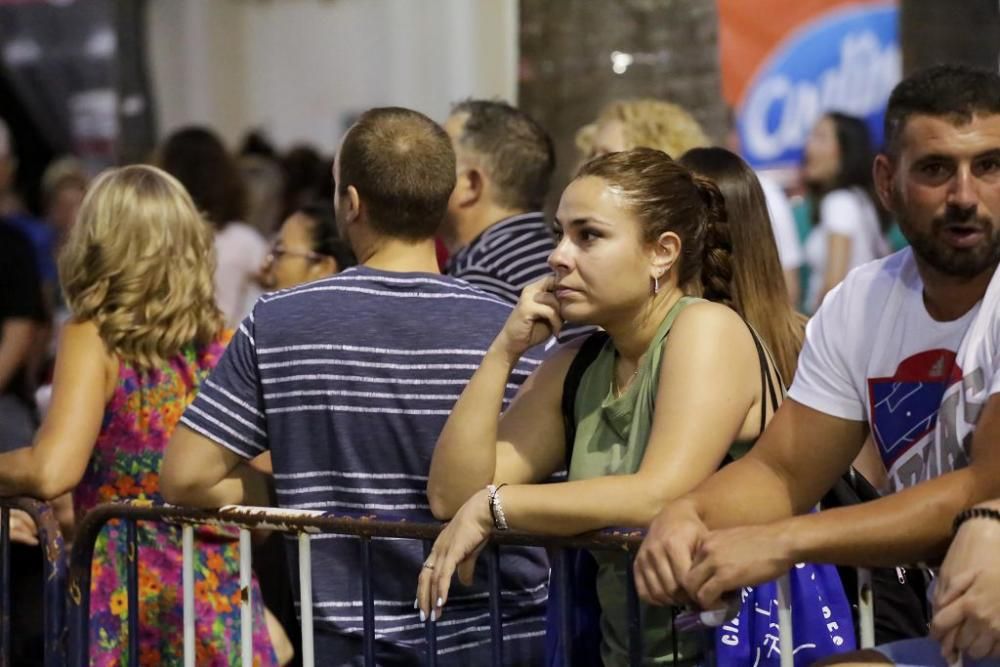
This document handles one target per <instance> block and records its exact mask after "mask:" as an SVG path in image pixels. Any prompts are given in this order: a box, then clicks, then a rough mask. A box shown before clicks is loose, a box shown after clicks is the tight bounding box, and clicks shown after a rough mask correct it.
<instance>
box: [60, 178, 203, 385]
mask: <svg viewBox="0 0 1000 667" xmlns="http://www.w3.org/2000/svg"><path fill="white" fill-rule="evenodd" d="M214 270H215V250H214V247H213V234H212V229H211V227H210V226H209V225H208V223H206V222H205V221H204V219H203V218H202V217H201V216H200V215H199V214H198V210H197V209H196V208H195V206H194V203H193V202H192V201H191V197H190V196H189V195H188V193H187V191H185V189H184V186H182V185H181V184H180V182H178V181H177V179H175V178H174V177H173V176H170V175H169V174H167V173H166V172H164V171H162V170H160V169H157V168H156V167H151V166H147V165H133V166H128V167H122V168H119V169H109V170H107V171H105V172H104V173H102V174H101V175H99V176H98V177H97V179H96V180H95V181H94V183H93V184H92V185H91V188H90V190H89V191H88V192H87V195H86V197H85V198H84V200H83V204H82V205H81V207H80V215H79V219H78V221H77V223H76V224H75V225H73V228H72V229H71V231H70V233H69V237H68V238H67V240H66V244H65V246H64V247H63V250H62V252H61V253H60V256H59V276H60V281H61V283H62V289H63V294H64V295H65V297H66V302H67V303H68V304H69V307H70V310H71V311H72V313H73V316H74V318H76V319H77V320H80V321H87V320H89V321H92V322H94V323H95V324H96V325H97V329H98V331H99V333H100V336H101V339H102V340H103V341H104V344H105V345H106V346H107V347H108V350H109V351H110V352H112V353H113V354H117V355H119V356H121V357H122V358H123V359H125V360H127V361H130V362H133V363H135V364H137V365H138V366H140V367H143V368H153V367H156V366H160V365H162V364H163V363H164V362H166V361H167V360H168V359H170V358H171V357H173V356H174V355H176V354H178V353H179V352H180V351H181V349H182V348H184V347H185V346H187V345H190V344H192V343H194V344H196V345H204V344H208V343H210V342H211V341H212V340H214V339H215V338H216V337H217V336H218V335H219V333H220V332H221V331H222V328H223V317H222V313H221V312H220V311H219V309H218V307H217V306H216V305H215V289H214V283H213V272H214Z"/></svg>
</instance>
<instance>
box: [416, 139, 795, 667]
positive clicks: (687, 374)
mask: <svg viewBox="0 0 1000 667" xmlns="http://www.w3.org/2000/svg"><path fill="white" fill-rule="evenodd" d="M555 231H556V236H557V239H558V244H557V246H556V249H555V251H554V252H553V253H552V255H551V256H550V258H549V264H550V265H551V267H552V269H553V272H554V275H552V276H551V277H549V278H546V279H544V280H542V281H540V282H538V283H535V284H534V285H531V286H529V287H527V288H526V289H525V290H524V293H523V294H522V296H521V300H520V302H519V303H518V304H517V306H516V308H515V310H514V312H513V313H512V314H511V316H510V318H509V319H508V321H507V324H506V325H505V326H504V328H503V330H502V331H501V332H500V333H499V334H498V335H497V337H496V339H495V340H494V342H493V344H492V346H491V347H490V349H489V351H488V352H487V354H486V357H485V358H484V359H483V362H482V364H481V365H480V367H479V370H477V371H476V374H475V375H474V376H473V378H472V380H471V381H470V382H469V384H468V385H467V386H466V388H465V390H464V392H463V393H462V396H461V398H460V399H459V401H458V403H457V404H456V405H455V408H454V410H453V412H452V414H451V417H450V418H449V420H448V422H447V424H446V426H445V428H444V430H443V431H442V433H441V436H440V438H439V439H438V443H437V447H436V449H435V451H434V457H433V460H432V463H431V471H430V478H429V481H428V497H429V500H430V504H431V509H432V511H433V512H434V513H435V515H436V516H438V517H439V518H441V519H451V522H450V523H449V524H448V526H447V527H446V528H445V529H444V531H443V532H442V533H441V535H440V537H439V538H438V540H437V541H436V542H435V544H434V548H433V550H432V552H431V554H430V556H429V557H428V558H427V561H426V564H425V567H424V569H423V571H422V573H421V576H420V581H419V587H418V596H417V602H418V605H419V607H420V609H421V613H422V614H425V615H428V616H430V617H431V618H432V619H435V620H436V619H438V618H440V617H441V615H442V613H443V607H444V605H446V604H447V602H448V598H449V591H450V586H451V579H452V575H453V574H454V573H455V571H456V569H457V570H458V573H459V575H460V577H461V578H462V579H463V580H464V579H465V578H466V577H467V576H468V575H470V574H471V572H472V568H473V566H474V563H475V556H476V554H477V553H478V549H479V547H480V546H481V545H482V544H483V543H484V541H485V540H486V539H487V537H488V536H489V534H490V532H491V530H493V529H498V530H505V529H508V528H510V529H515V530H521V531H531V532H538V533H545V534H549V535H575V534H578V533H584V532H587V531H592V530H597V529H601V528H606V527H610V526H628V527H636V528H644V527H646V526H648V525H649V523H650V521H652V519H653V518H654V517H655V516H656V515H657V513H658V512H659V511H660V508H662V507H663V505H664V503H666V502H668V501H669V500H671V499H673V498H677V497H678V496H680V495H683V494H684V493H686V492H688V491H689V490H691V489H693V488H694V487H695V486H697V485H698V484H699V483H700V482H701V481H702V480H704V479H705V478H707V477H708V476H709V475H710V474H711V473H712V472H714V471H715V470H716V469H717V468H718V467H719V466H720V465H721V464H722V463H723V462H724V460H725V459H726V458H727V455H728V454H729V452H730V450H731V449H732V448H733V447H734V446H735V445H740V444H744V443H748V442H752V441H753V440H754V439H756V438H757V436H758V435H759V434H760V432H761V430H762V428H763V426H764V425H765V424H766V422H767V421H768V419H769V418H770V417H771V415H772V414H773V412H774V409H775V407H776V395H777V394H780V392H773V391H768V389H767V387H772V388H773V387H775V386H777V382H778V378H777V373H776V371H775V367H774V364H773V363H772V362H771V361H769V358H768V356H767V354H766V352H765V351H764V349H763V347H762V346H761V345H760V342H759V340H757V339H756V337H755V335H754V333H753V332H752V330H751V329H750V327H748V326H747V325H746V323H745V322H744V321H743V320H742V319H741V318H740V316H739V315H738V314H737V313H736V312H735V311H734V310H733V309H732V308H731V307H729V306H730V305H732V304H733V291H732V279H733V264H732V243H731V240H730V232H729V223H728V219H727V215H726V209H725V205H724V203H723V198H722V195H721V194H720V193H719V190H718V188H716V186H715V185H714V184H713V183H712V182H711V181H709V180H707V179H703V178H700V177H698V176H695V175H693V174H692V173H691V172H690V171H689V170H688V169H686V168H685V167H683V166H682V165H680V164H678V163H677V162H675V161H673V160H671V159H670V158H669V157H668V156H667V155H666V154H665V153H663V152H661V151H658V150H653V149H647V148H640V149H634V150H630V151H625V152H620V153H611V154H608V155H604V156H601V157H598V158H595V159H594V160H591V161H590V162H588V163H586V164H585V165H583V167H582V168H581V169H580V171H579V173H578V174H577V175H576V178H575V179H574V180H573V181H572V182H571V183H570V184H569V186H568V187H567V188H566V190H565V191H564V192H563V195H562V199H561V201H560V204H559V208H558V211H557V213H556V221H555ZM563 320H566V321H568V322H570V323H573V324H589V325H596V326H599V327H601V328H602V329H603V330H604V331H603V332H601V333H599V334H595V335H594V336H593V337H591V338H588V339H587V340H585V341H582V342H581V341H574V342H573V343H570V344H568V345H566V346H565V347H563V348H561V349H559V350H557V351H556V352H555V353H553V354H552V355H551V356H550V357H549V358H548V359H547V360H546V361H545V362H543V363H542V364H541V365H540V366H539V368H538V369H537V370H536V371H535V372H534V374H533V375H532V377H530V378H529V379H528V380H527V381H526V382H525V383H524V385H523V387H522V388H521V390H520V392H519V394H518V395H517V397H516V398H515V399H514V401H513V402H512V403H511V405H510V407H509V408H507V410H506V412H504V414H503V415H502V416H501V417H500V418H499V419H498V417H497V415H498V414H499V413H500V412H501V408H502V407H503V405H502V400H503V392H504V386H505V384H506V383H507V377H508V374H509V373H511V370H512V369H513V367H514V363H515V361H516V360H517V359H518V358H520V357H521V355H522V354H523V353H524V352H525V351H526V350H527V349H528V348H530V347H532V346H534V345H538V344H540V343H543V342H545V341H546V340H548V339H549V338H550V337H551V336H552V335H553V334H554V333H557V332H558V329H559V326H560V325H561V323H562V322H563ZM605 332H606V333H605ZM581 360H582V361H581ZM772 396H775V398H772ZM564 468H566V469H568V478H567V481H565V482H561V483H547V484H543V483H542V482H545V481H546V480H548V479H549V478H550V477H551V476H552V475H553V474H555V473H558V472H559V471H560V470H563V469H564ZM593 556H594V558H595V559H596V563H597V586H596V590H597V598H598V600H599V602H600V607H601V612H602V617H601V621H600V633H599V634H600V636H601V644H600V651H599V653H600V659H601V660H602V661H603V664H604V665H609V666H611V665H624V664H627V663H628V651H627V646H628V639H627V638H628V632H627V627H626V618H627V613H626V602H625V601H626V586H627V583H626V573H625V569H624V567H625V565H624V562H623V560H622V559H621V558H616V557H614V555H608V554H602V553H594V554H593ZM642 618H643V635H644V636H643V650H644V652H645V656H644V658H645V659H644V664H647V662H646V661H649V664H653V663H656V664H659V663H664V662H666V663H669V662H670V661H671V660H675V661H676V663H677V664H679V665H688V664H695V663H696V662H697V660H699V658H701V657H702V652H703V647H702V646H701V644H700V642H701V638H700V636H699V635H698V634H697V633H695V634H692V635H683V636H682V635H675V634H674V633H673V632H672V629H671V610H670V609H657V608H652V607H650V608H645V609H643V610H642ZM577 653H578V654H579V653H580V651H579V649H578V651H577ZM594 657H596V656H591V659H592V658H594ZM581 664H582V663H581Z"/></svg>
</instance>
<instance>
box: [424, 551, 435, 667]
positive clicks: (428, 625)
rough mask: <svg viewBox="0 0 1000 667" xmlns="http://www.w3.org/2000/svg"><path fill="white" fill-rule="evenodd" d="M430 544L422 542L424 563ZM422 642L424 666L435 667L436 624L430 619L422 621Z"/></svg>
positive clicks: (428, 554)
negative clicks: (425, 647) (424, 654)
mask: <svg viewBox="0 0 1000 667" xmlns="http://www.w3.org/2000/svg"><path fill="white" fill-rule="evenodd" d="M433 546H434V544H433V543H432V542H429V541H424V561H425V562H426V561H427V557H428V556H430V555H431V548H432V547H433ZM424 641H425V642H426V644H427V655H426V660H425V664H426V666H427V667H437V624H436V623H434V622H432V621H431V619H429V618H428V619H427V620H426V621H424Z"/></svg>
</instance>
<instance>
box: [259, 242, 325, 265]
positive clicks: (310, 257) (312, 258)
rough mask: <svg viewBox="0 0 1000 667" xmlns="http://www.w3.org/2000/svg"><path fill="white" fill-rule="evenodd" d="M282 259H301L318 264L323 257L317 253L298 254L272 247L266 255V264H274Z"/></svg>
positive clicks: (279, 247) (296, 251) (293, 251)
mask: <svg viewBox="0 0 1000 667" xmlns="http://www.w3.org/2000/svg"><path fill="white" fill-rule="evenodd" d="M282 257H301V258H302V259H304V260H306V261H308V262H319V261H321V260H322V259H323V255H321V254H319V253H317V252H300V251H298V250H288V249H287V248H282V247H281V246H272V247H271V251H270V252H269V253H267V261H268V263H270V262H276V261H278V260H280V259H281V258H282Z"/></svg>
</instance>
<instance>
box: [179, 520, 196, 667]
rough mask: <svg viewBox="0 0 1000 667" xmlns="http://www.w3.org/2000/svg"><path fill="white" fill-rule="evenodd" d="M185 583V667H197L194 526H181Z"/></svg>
mask: <svg viewBox="0 0 1000 667" xmlns="http://www.w3.org/2000/svg"><path fill="white" fill-rule="evenodd" d="M181 549H182V560H181V562H182V563H183V565H182V567H183V574H182V577H183V585H184V667H195V664H194V659H195V650H194V526H192V525H190V524H184V525H183V526H182V527H181Z"/></svg>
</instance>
